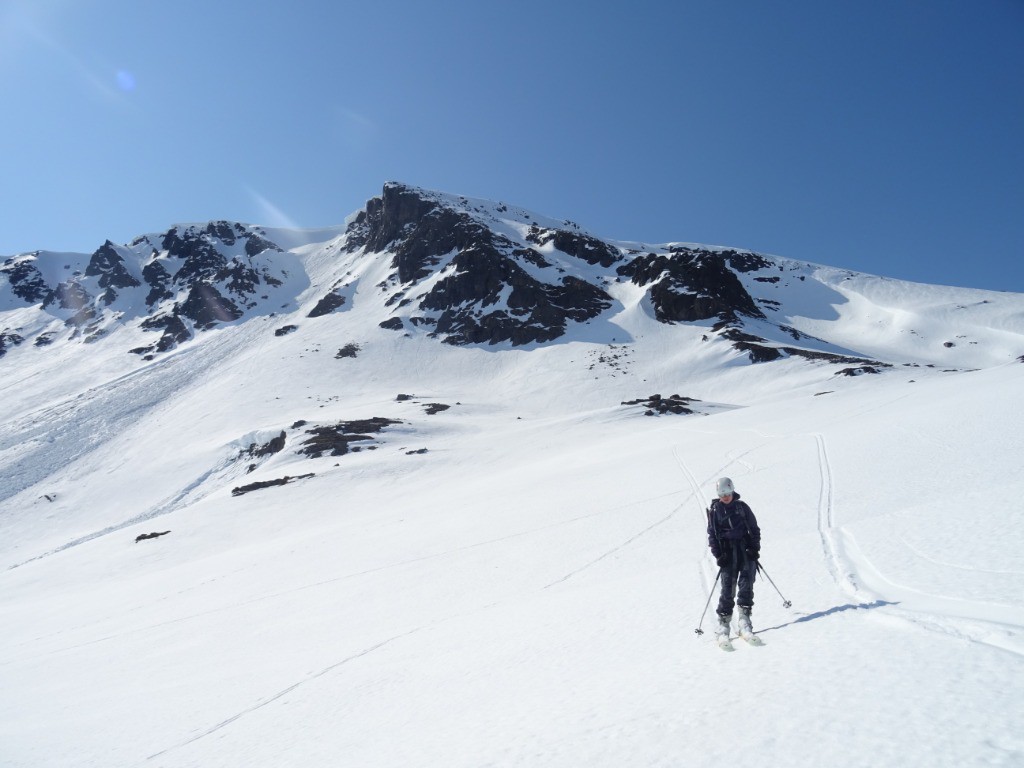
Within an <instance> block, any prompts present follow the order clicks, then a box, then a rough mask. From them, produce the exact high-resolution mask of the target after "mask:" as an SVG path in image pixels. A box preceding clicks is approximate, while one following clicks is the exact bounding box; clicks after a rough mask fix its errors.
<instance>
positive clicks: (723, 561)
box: [715, 553, 729, 568]
mask: <svg viewBox="0 0 1024 768" xmlns="http://www.w3.org/2000/svg"><path fill="white" fill-rule="evenodd" d="M715 562H716V563H718V567H719V568H725V566H727V565H728V564H729V556H728V555H727V554H725V553H722V554H721V555H719V556H718V557H716V558H715Z"/></svg>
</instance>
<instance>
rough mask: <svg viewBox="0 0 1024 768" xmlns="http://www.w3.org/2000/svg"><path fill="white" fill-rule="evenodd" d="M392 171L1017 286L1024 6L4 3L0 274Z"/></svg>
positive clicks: (645, 232)
mask: <svg viewBox="0 0 1024 768" xmlns="http://www.w3.org/2000/svg"><path fill="white" fill-rule="evenodd" d="M389 180H397V181H405V182H408V183H410V184H415V185H418V186H423V187H427V188H430V189H435V190H440V191H445V192H452V193H457V194H464V195H468V196H471V197H482V198H488V199H492V200H503V201H505V202H508V203H513V204H516V205H520V206H523V207H526V208H529V209H533V210H535V211H537V212H539V213H542V214H546V215H549V216H554V217H559V218H570V219H572V220H573V221H576V222H578V223H579V224H580V225H581V226H583V227H585V228H587V229H589V230H591V231H592V232H594V233H595V234H598V235H602V236H606V237H609V238H616V239H624V240H646V241H648V242H666V241H672V240H681V241H692V242H702V243H709V244H721V245H732V246H737V247H743V248H750V249H753V250H758V251H761V252H765V253H772V254H776V255H781V256H787V257H790V258H796V259H804V260H808V261H814V262H819V263H824V264H830V265H833V266H838V267H845V268H849V269H854V270H858V271H865V272H872V273H875V274H881V275H887V276H890V277H898V278H902V279H909V280H916V281H920V282H928V283H941V284H949V285H961V286H972V287H980V288H989V289H996V290H1011V291H1021V292H1024V0H964V1H963V2H949V1H945V0H907V1H905V2H903V1H901V0H858V1H857V2H853V1H852V0H849V1H846V2H843V1H841V0H835V1H834V2H833V1H830V0H826V2H822V0H813V1H808V2H803V1H794V2H786V1H785V0H783V1H782V2H775V3H765V2H763V0H757V1H754V0H731V1H730V2H728V3H724V2H715V1H712V0H707V1H706V2H689V1H688V0H674V2H645V1H644V0H633V2H629V3H626V2H601V1H600V0H596V1H592V2H587V3H583V2H579V3H570V2H558V1H557V0H546V1H545V2H538V1H535V0H517V2H514V3H513V2H488V1H487V0H475V1H474V2H461V1H458V2H456V1H446V0H433V1H432V2H422V1H418V0H391V1H389V0H376V2H372V1H371V2H367V1H366V0H360V2H347V1H345V0H333V1H331V2H314V1H312V0H290V2H288V3H285V2H277V1H276V0H264V1H263V2H259V3H247V2H235V0H213V1H211V0H204V2H199V1H198V0H175V2H161V3H158V2H139V0H131V1H127V0H126V1H122V0H91V1H90V2H82V1H79V2H74V1H72V0H63V1H62V0H0V254H5V255H10V254H13V253H17V252H21V251H26V250H34V249H40V248H41V249H50V250H72V251H82V252H91V251H92V250H94V249H95V248H97V247H98V246H99V245H101V244H102V243H103V242H104V240H106V239H107V238H109V239H111V240H113V241H115V242H127V241H128V240H130V239H131V238H133V237H134V236H136V235H138V234H142V233H147V232H157V231H164V230H166V229H167V228H168V227H169V226H170V225H172V224H174V223H178V222H194V221H196V222H197V221H206V220H209V219H222V218H223V219H232V220H240V221H245V222H251V223H257V224H267V225H291V226H300V227H315V226H322V225H328V224H340V223H342V222H343V220H344V218H345V216H346V215H348V214H349V213H351V212H353V211H355V210H357V209H358V208H360V207H361V206H362V205H363V203H364V202H365V200H366V199H367V198H369V197H372V196H374V195H376V194H378V193H379V192H380V188H381V186H382V185H383V183H384V182H385V181H389Z"/></svg>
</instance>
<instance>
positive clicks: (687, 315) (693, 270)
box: [618, 248, 764, 323]
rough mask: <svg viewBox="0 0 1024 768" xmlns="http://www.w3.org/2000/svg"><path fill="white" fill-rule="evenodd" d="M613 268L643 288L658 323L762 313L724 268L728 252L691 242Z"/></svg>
mask: <svg viewBox="0 0 1024 768" xmlns="http://www.w3.org/2000/svg"><path fill="white" fill-rule="evenodd" d="M618 274H619V275H621V276H623V277H628V278H630V280H632V282H633V283H634V284H636V285H639V286H643V287H646V288H647V289H648V292H649V294H650V297H651V303H652V304H653V305H654V313H655V317H656V318H657V319H658V320H659V321H660V322H663V323H675V322H695V321H699V320H710V319H713V318H717V319H720V320H727V321H733V322H736V321H738V320H739V318H740V316H741V315H745V316H747V317H757V318H763V317H764V313H763V312H761V310H760V309H758V307H757V304H756V303H755V302H754V299H753V298H752V297H751V296H750V294H749V293H747V291H746V289H745V288H744V287H743V284H742V283H740V281H739V278H737V277H736V273H735V272H733V271H732V269H730V268H729V257H727V256H724V255H722V254H719V253H714V252H711V251H704V250H698V249H692V248H674V249H672V251H671V253H670V254H654V253H649V254H646V255H643V256H637V257H636V258H635V259H633V260H632V261H631V262H629V263H628V264H626V265H624V266H621V267H619V269H618Z"/></svg>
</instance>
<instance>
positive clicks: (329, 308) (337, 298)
mask: <svg viewBox="0 0 1024 768" xmlns="http://www.w3.org/2000/svg"><path fill="white" fill-rule="evenodd" d="M343 306H345V297H344V296H342V295H340V294H339V293H337V292H335V291H331V292H330V293H328V294H327V295H326V296H324V297H323V298H322V299H320V301H318V302H317V304H316V306H315V307H313V309H311V310H310V312H309V314H308V315H306V317H323V316H324V315H329V314H331V312H333V311H334V310H336V309H338V308H339V307H343Z"/></svg>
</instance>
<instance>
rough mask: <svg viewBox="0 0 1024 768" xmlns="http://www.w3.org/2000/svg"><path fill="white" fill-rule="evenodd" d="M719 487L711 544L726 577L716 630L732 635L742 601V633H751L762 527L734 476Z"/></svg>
mask: <svg viewBox="0 0 1024 768" xmlns="http://www.w3.org/2000/svg"><path fill="white" fill-rule="evenodd" d="M717 491H718V498H717V499H715V500H714V501H712V502H711V507H710V508H709V509H708V545H709V546H710V547H711V554H712V555H714V556H715V562H716V563H718V566H719V568H720V569H721V577H722V594H721V597H720V598H719V600H718V628H717V629H716V634H717V635H719V636H724V637H725V638H728V637H729V624H730V623H731V622H732V610H733V606H735V605H736V604H737V603H738V604H739V608H740V615H739V620H738V624H739V631H740V635H741V636H743V637H750V636H752V635H753V633H754V630H753V627H752V626H751V623H750V611H751V609H753V607H754V576H755V575H756V573H757V558H758V556H759V555H760V550H761V529H760V528H758V527H757V519H756V518H755V517H754V513H753V512H752V511H751V509H750V507H749V506H748V505H747V503H746V502H745V501H740V495H739V494H738V493H736V489H735V488H734V487H733V483H732V480H730V479H729V478H728V477H720V478H719V479H718V486H717ZM737 588H738V589H739V592H738V594H737Z"/></svg>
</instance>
